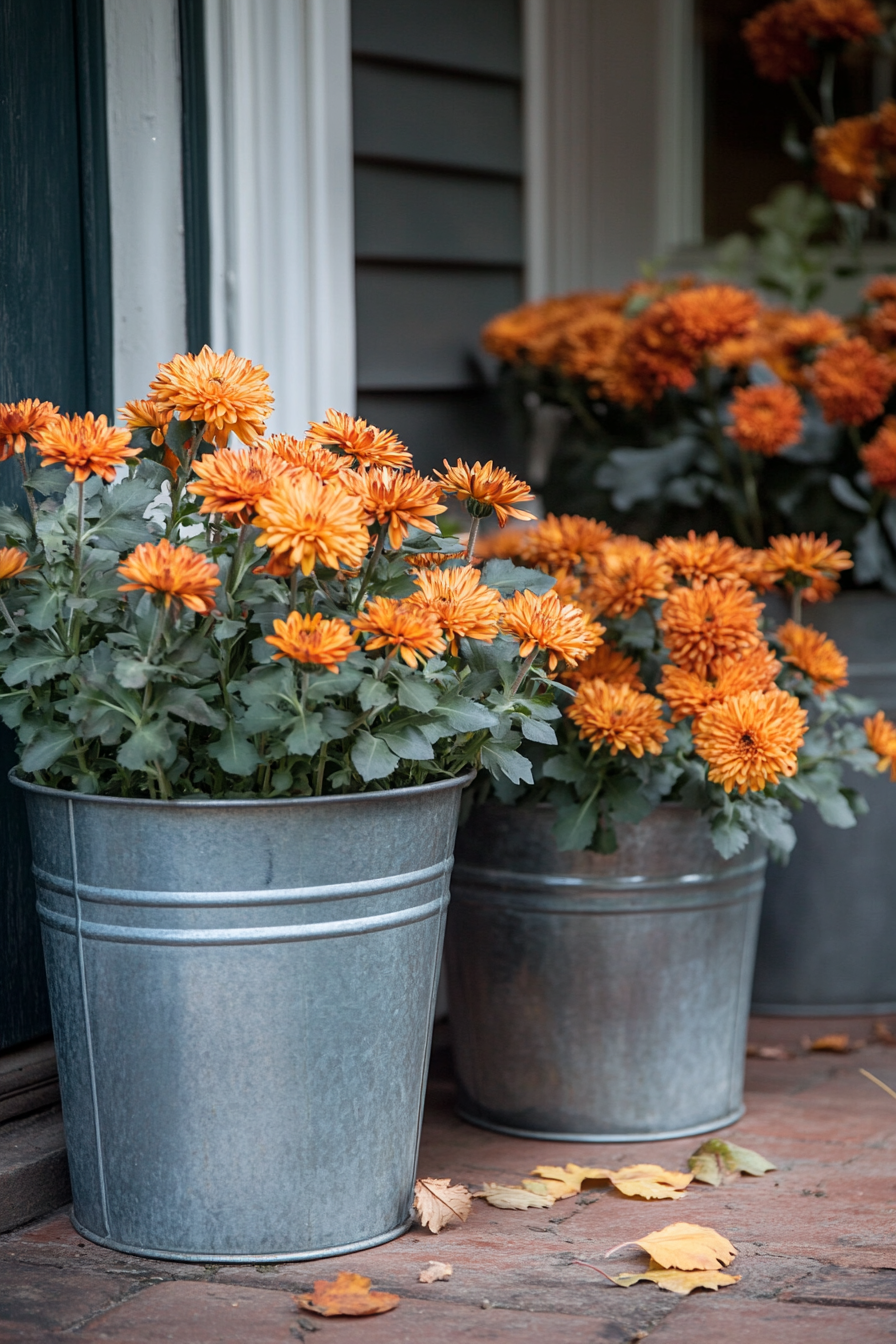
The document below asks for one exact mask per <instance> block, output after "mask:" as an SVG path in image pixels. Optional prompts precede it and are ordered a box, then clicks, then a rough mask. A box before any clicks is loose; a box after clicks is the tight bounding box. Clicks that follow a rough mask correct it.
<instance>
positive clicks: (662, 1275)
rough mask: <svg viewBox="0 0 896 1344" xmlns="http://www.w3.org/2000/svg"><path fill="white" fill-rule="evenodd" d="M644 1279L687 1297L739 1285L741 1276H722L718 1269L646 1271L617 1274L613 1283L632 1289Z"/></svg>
mask: <svg viewBox="0 0 896 1344" xmlns="http://www.w3.org/2000/svg"><path fill="white" fill-rule="evenodd" d="M642 1279H648V1280H649V1281H650V1282H651V1283H655V1284H656V1285H657V1287H658V1288H665V1289H666V1291H667V1292H669V1293H678V1295H679V1297H687V1295H688V1293H692V1292H693V1291H694V1289H695V1288H710V1289H712V1291H713V1292H715V1291H716V1290H717V1289H718V1288H726V1287H727V1286H728V1284H729V1283H739V1282H740V1275H739V1274H722V1273H721V1272H720V1271H719V1270H717V1269H645V1271H644V1273H643V1274H617V1275H616V1277H615V1279H614V1280H613V1282H614V1283H618V1284H619V1287H620V1288H631V1286H632V1284H633V1283H640V1281H641V1280H642Z"/></svg>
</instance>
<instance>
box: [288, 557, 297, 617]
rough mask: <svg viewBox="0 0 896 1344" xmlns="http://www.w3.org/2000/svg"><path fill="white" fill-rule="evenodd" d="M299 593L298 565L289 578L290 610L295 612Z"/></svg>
mask: <svg viewBox="0 0 896 1344" xmlns="http://www.w3.org/2000/svg"><path fill="white" fill-rule="evenodd" d="M298 592H299V568H298V565H297V566H296V568H295V569H294V570H293V571H292V573H291V574H290V576H289V609H290V611H295V609H296V602H297V601H298Z"/></svg>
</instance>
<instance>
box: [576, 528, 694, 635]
mask: <svg viewBox="0 0 896 1344" xmlns="http://www.w3.org/2000/svg"><path fill="white" fill-rule="evenodd" d="M671 584H672V570H671V569H670V567H669V566H668V565H667V564H666V561H665V560H664V559H663V557H662V555H660V554H659V552H658V551H655V550H654V549H653V547H652V546H649V545H648V544H647V542H646V541H641V540H640V539H639V538H638V537H614V538H613V540H612V541H610V542H607V544H606V546H605V547H604V549H603V551H602V552H601V555H600V569H599V570H598V571H597V573H596V574H595V575H594V577H593V578H592V580H591V583H590V584H589V586H588V588H587V589H586V590H585V592H584V594H583V601H584V602H586V603H587V604H589V605H590V606H592V607H593V608H594V610H595V611H596V612H597V613H598V615H600V616H622V617H624V618H625V619H628V618H629V617H631V616H634V614H635V612H636V611H640V609H641V607H643V606H644V604H645V602H648V601H649V600H650V599H651V598H661V597H665V596H666V593H667V592H668V591H669V588H670V587H671Z"/></svg>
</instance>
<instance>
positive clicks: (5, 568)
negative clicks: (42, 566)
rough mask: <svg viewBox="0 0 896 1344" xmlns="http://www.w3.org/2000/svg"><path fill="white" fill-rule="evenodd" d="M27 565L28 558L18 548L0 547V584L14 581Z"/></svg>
mask: <svg viewBox="0 0 896 1344" xmlns="http://www.w3.org/2000/svg"><path fill="white" fill-rule="evenodd" d="M27 563H28V556H27V555H26V554H25V552H24V551H20V550H19V548H18V546H0V583H3V582H5V580H6V579H14V578H15V576H16V575H17V574H21V572H22V570H23V569H24V568H25V566H26V565H27Z"/></svg>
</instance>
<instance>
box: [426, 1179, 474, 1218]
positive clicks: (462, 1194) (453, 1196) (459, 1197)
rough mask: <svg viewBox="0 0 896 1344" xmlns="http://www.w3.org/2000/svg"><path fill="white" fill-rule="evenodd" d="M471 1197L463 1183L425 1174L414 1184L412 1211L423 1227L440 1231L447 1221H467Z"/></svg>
mask: <svg viewBox="0 0 896 1344" xmlns="http://www.w3.org/2000/svg"><path fill="white" fill-rule="evenodd" d="M472 1198H473V1196H472V1195H471V1194H470V1192H469V1190H468V1189H467V1187H466V1186H465V1185H452V1184H451V1182H450V1180H442V1179H436V1178H435V1177H432V1176H426V1177H424V1178H423V1179H422V1180H419V1181H418V1182H417V1184H416V1185H415V1186H414V1212H415V1213H416V1215H417V1221H418V1222H419V1223H420V1224H421V1225H422V1226H423V1227H428V1228H429V1230H430V1232H441V1230H442V1228H443V1227H447V1225H448V1224H449V1223H453V1222H460V1223H465V1222H466V1221H467V1219H468V1218H469V1216H470V1209H471V1208H472V1207H473V1205H472Z"/></svg>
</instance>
